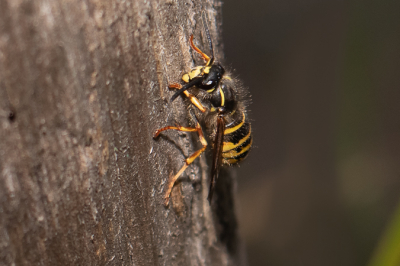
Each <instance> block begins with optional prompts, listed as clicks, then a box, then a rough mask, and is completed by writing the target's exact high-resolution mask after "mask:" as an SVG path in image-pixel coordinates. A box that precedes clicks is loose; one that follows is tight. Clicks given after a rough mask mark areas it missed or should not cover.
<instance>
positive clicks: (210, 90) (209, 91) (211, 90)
mask: <svg viewBox="0 0 400 266" xmlns="http://www.w3.org/2000/svg"><path fill="white" fill-rule="evenodd" d="M214 90H215V87H214V88H212V89H209V90H207V92H208V93H211V92H213V91H214Z"/></svg>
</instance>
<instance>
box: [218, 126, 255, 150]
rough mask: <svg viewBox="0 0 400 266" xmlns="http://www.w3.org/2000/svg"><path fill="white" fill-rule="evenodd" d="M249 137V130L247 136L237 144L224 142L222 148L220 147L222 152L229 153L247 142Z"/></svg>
mask: <svg viewBox="0 0 400 266" xmlns="http://www.w3.org/2000/svg"><path fill="white" fill-rule="evenodd" d="M250 136H251V128H250V130H249V134H247V135H246V136H245V137H244V138H242V139H241V140H240V141H239V142H238V143H237V144H235V143H233V142H224V143H223V147H222V152H227V151H230V150H232V149H234V148H236V147H239V146H240V145H242V144H243V143H245V142H246V140H248V139H249V138H250Z"/></svg>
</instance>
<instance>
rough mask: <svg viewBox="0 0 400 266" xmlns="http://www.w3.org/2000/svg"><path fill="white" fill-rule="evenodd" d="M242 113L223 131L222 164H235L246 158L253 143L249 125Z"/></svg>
mask: <svg viewBox="0 0 400 266" xmlns="http://www.w3.org/2000/svg"><path fill="white" fill-rule="evenodd" d="M245 118H246V116H245V114H244V113H242V115H241V116H240V119H239V120H236V121H234V123H231V124H228V125H227V126H226V128H225V131H224V142H223V147H222V161H223V163H224V164H236V163H238V162H240V161H242V160H243V159H244V158H246V156H247V154H248V153H249V151H250V148H251V144H252V142H253V139H252V136H251V125H250V123H249V122H246V121H245Z"/></svg>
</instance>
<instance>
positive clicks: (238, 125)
mask: <svg viewBox="0 0 400 266" xmlns="http://www.w3.org/2000/svg"><path fill="white" fill-rule="evenodd" d="M232 114H233V113H232ZM245 119H246V118H245V115H244V114H243V120H242V122H240V123H239V124H237V125H236V126H234V127H230V128H227V129H225V130H224V135H228V134H230V133H232V132H235V131H236V130H238V129H239V128H241V127H242V126H243V124H244V120H245Z"/></svg>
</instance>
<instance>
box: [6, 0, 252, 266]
mask: <svg viewBox="0 0 400 266" xmlns="http://www.w3.org/2000/svg"><path fill="white" fill-rule="evenodd" d="M220 9H221V3H220V1H219V0H201V1H188V0H147V1H146V0H137V1H133V0H129V1H128V0H112V1H111V0H88V1H79V0H51V1H50V0H35V1H32V0H20V1H15V0H1V1H0V264H1V265H207V266H209V265H218V266H220V265H244V264H245V262H244V259H243V258H244V256H243V252H242V248H241V244H240V241H239V239H238V237H237V230H236V219H235V215H234V210H233V196H232V188H233V187H234V185H233V184H234V183H233V181H232V179H231V178H229V175H227V174H225V175H224V174H223V175H222V176H221V181H220V182H219V186H218V190H217V195H216V196H217V201H216V202H215V203H214V205H212V206H211V208H210V206H209V204H208V201H207V199H206V196H207V193H208V178H209V168H208V163H209V162H208V159H207V156H202V157H201V159H200V160H197V161H196V162H195V163H194V164H193V165H192V166H190V167H189V168H188V170H186V172H185V174H184V175H183V178H182V179H181V180H182V181H181V182H180V183H178V184H177V185H176V187H175V188H174V190H173V193H172V198H171V205H170V207H169V208H165V207H164V206H163V204H162V198H163V192H164V188H165V184H166V181H167V179H168V177H169V175H171V174H173V173H175V172H176V171H177V170H178V169H179V168H180V167H181V166H182V164H183V160H184V158H185V156H188V155H189V154H190V153H191V152H193V151H194V150H196V149H197V148H198V146H199V145H200V144H199V143H198V141H197V138H196V134H190V133H188V134H182V133H177V132H168V133H166V134H164V136H163V137H162V138H160V139H158V140H153V138H152V134H153V132H154V131H155V130H156V129H157V128H160V127H163V126H166V125H173V124H174V123H175V122H177V123H180V124H182V125H186V124H187V121H188V114H187V108H186V105H185V104H184V103H183V101H182V99H177V100H176V101H174V102H173V103H170V102H169V99H170V97H171V95H172V94H173V92H171V91H169V90H168V88H167V85H168V83H170V82H177V81H178V80H179V79H180V76H181V73H182V72H183V71H188V70H189V69H190V68H191V67H192V66H194V64H195V61H196V60H197V62H198V63H199V62H201V61H199V59H198V58H196V57H195V56H194V55H193V54H192V53H191V51H190V49H189V44H188V38H189V36H190V34H192V33H193V34H194V36H195V41H196V43H197V44H198V45H199V46H200V47H207V45H206V44H207V42H206V39H205V35H204V28H203V25H202V22H201V12H206V13H207V15H208V17H209V20H210V21H209V23H210V24H209V25H208V26H209V28H210V31H211V35H212V37H213V41H214V46H215V54H216V56H217V57H218V58H220V59H222V58H223V53H222V50H221V42H220V38H219V37H218V36H219V35H218V33H219V32H220V21H221V19H220V11H221V10H220ZM192 135H193V136H192ZM218 195H219V196H218Z"/></svg>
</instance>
